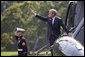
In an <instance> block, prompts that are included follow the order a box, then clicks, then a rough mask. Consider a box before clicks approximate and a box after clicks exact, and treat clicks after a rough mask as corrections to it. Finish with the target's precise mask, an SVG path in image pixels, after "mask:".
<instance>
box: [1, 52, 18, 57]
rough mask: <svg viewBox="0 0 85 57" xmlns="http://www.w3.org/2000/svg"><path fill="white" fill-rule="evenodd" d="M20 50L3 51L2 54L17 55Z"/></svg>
mask: <svg viewBox="0 0 85 57" xmlns="http://www.w3.org/2000/svg"><path fill="white" fill-rule="evenodd" d="M17 55H18V52H17V51H13V52H12V51H5V52H4V51H3V52H1V56H17Z"/></svg>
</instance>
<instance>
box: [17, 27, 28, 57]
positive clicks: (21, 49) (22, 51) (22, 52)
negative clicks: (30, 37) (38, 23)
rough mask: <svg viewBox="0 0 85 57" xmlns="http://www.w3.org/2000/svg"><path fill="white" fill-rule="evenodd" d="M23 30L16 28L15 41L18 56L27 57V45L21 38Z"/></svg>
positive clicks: (22, 37)
mask: <svg viewBox="0 0 85 57" xmlns="http://www.w3.org/2000/svg"><path fill="white" fill-rule="evenodd" d="M24 31H25V30H24V29H22V28H17V31H16V40H17V42H18V56H27V44H26V41H25V38H24V36H23V32H24Z"/></svg>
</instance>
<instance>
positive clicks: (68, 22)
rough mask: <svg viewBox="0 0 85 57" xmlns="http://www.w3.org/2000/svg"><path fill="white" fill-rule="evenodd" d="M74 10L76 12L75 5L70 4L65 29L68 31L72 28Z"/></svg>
mask: <svg viewBox="0 0 85 57" xmlns="http://www.w3.org/2000/svg"><path fill="white" fill-rule="evenodd" d="M75 10H76V4H75V3H72V5H71V7H70V9H69V15H68V20H67V27H68V28H69V29H72V28H73V27H74V18H75Z"/></svg>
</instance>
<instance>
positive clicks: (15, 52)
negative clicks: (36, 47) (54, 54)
mask: <svg viewBox="0 0 85 57" xmlns="http://www.w3.org/2000/svg"><path fill="white" fill-rule="evenodd" d="M34 53H35V54H36V52H34ZM43 54H45V51H43V52H41V53H39V56H45V55H43ZM48 54H50V51H49V52H48ZM1 56H18V52H17V51H2V52H1ZM29 56H34V55H32V52H30V55H29Z"/></svg>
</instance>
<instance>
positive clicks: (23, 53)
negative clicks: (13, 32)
mask: <svg viewBox="0 0 85 57" xmlns="http://www.w3.org/2000/svg"><path fill="white" fill-rule="evenodd" d="M18 56H27V52H23V51H18Z"/></svg>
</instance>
